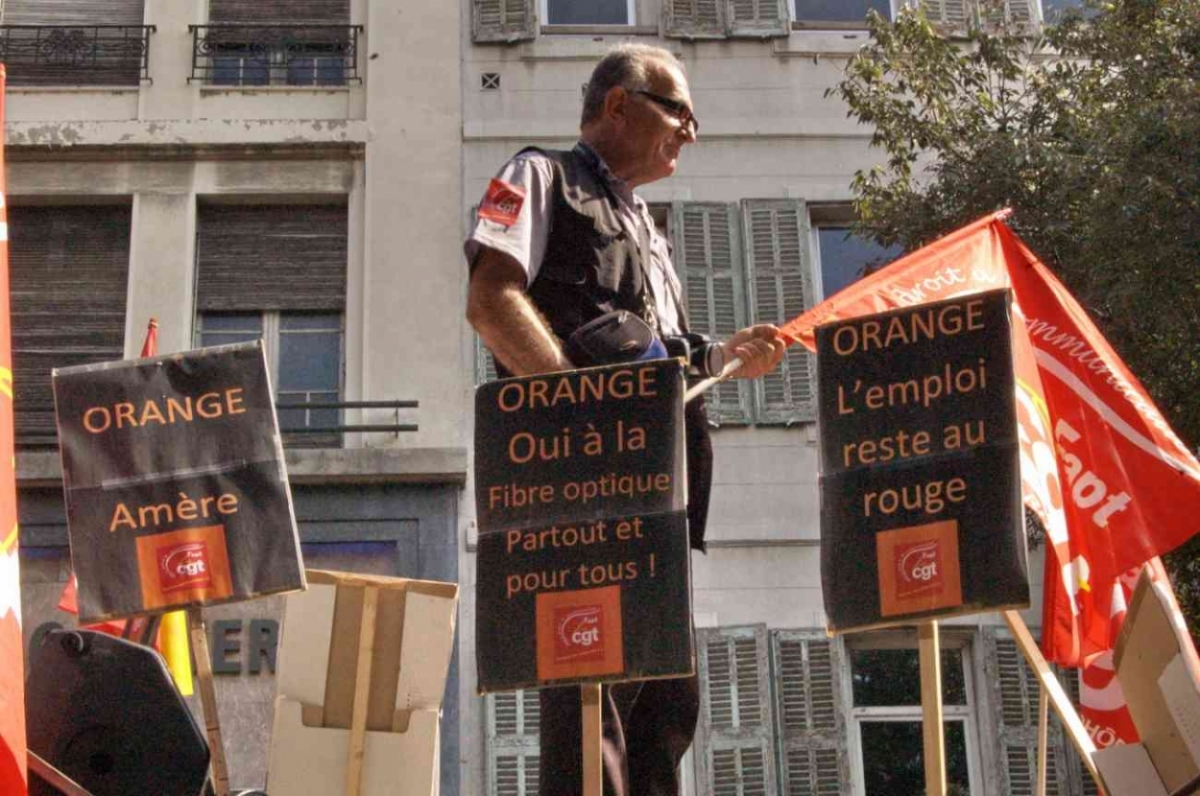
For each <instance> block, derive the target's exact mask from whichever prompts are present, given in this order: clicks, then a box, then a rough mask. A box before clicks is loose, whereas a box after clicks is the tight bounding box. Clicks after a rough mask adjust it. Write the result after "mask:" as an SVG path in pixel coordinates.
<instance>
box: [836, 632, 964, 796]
mask: <svg viewBox="0 0 1200 796" xmlns="http://www.w3.org/2000/svg"><path fill="white" fill-rule="evenodd" d="M847 646H848V647H849V650H848V653H847V655H848V658H849V671H850V677H851V689H850V691H851V698H852V706H851V708H850V711H849V725H850V726H849V735H850V746H851V749H852V752H851V754H852V763H853V765H854V767H855V774H856V776H855V779H856V780H857V781H858V782H859V783H860V786H861V791H860V793H862V794H865V796H894V795H895V794H902V793H922V792H923V791H924V782H925V769H924V754H923V750H922V727H921V723H922V722H921V675H920V658H919V654H918V651H917V649H916V639H915V637H914V636H913V635H912V634H904V633H898V632H878V633H863V634H856V635H855V636H853V637H851V640H850V641H848V642H847ZM970 652H971V650H970V646H969V645H968V644H967V640H966V638H965V637H963V636H956V635H954V634H951V633H947V632H945V631H943V634H942V659H941V664H942V700H943V716H944V724H943V738H944V742H945V749H946V779H947V784H948V786H949V792H950V793H954V794H957V795H958V796H966V795H967V794H976V795H977V796H981V794H983V793H984V791H983V785H982V773H981V763H980V749H979V742H978V728H977V726H976V720H975V704H974V703H975V700H974V698H973V690H974V689H973V683H972V679H971V676H970V672H971V664H970Z"/></svg>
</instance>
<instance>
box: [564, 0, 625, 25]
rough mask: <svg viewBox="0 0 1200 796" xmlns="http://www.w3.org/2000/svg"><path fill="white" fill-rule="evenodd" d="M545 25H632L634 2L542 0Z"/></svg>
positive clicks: (615, 0)
mask: <svg viewBox="0 0 1200 796" xmlns="http://www.w3.org/2000/svg"><path fill="white" fill-rule="evenodd" d="M541 12H542V24H545V25H632V24H634V21H635V20H636V18H637V17H636V11H635V2H634V0H541Z"/></svg>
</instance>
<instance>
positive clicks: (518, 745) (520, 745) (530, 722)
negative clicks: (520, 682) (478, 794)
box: [486, 691, 541, 796]
mask: <svg viewBox="0 0 1200 796" xmlns="http://www.w3.org/2000/svg"><path fill="white" fill-rule="evenodd" d="M486 702H487V705H486V712H487V796H537V792H538V721H539V717H540V715H541V705H540V701H539V698H538V692H537V691H509V692H505V693H501V694H488V695H487V700H486Z"/></svg>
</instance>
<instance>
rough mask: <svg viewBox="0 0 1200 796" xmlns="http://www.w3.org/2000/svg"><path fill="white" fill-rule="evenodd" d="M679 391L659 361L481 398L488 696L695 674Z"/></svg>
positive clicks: (507, 386)
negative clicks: (518, 690)
mask: <svg viewBox="0 0 1200 796" xmlns="http://www.w3.org/2000/svg"><path fill="white" fill-rule="evenodd" d="M683 387H684V382H683V370H682V365H681V364H680V363H679V362H678V361H676V360H660V361H655V362H647V363H634V364H627V365H613V366H609V367H601V368H590V369H587V370H579V371H571V372H566V373H554V374H549V375H546V376H533V377H525V378H517V379H506V380H504V381H498V382H491V383H489V384H485V385H483V386H481V387H480V388H479V390H478V391H477V393H476V400H475V495H476V504H477V511H478V523H479V544H478V557H477V565H478V574H477V576H476V621H475V627H476V656H477V668H478V671H479V688H480V690H481V691H497V690H505V689H512V688H525V687H530V686H537V685H547V684H562V683H570V682H582V681H596V680H634V679H649V678H654V677H670V676H677V675H687V674H691V673H692V671H693V655H692V640H691V588H690V562H689V548H688V534H687V515H686V510H685V509H686V503H685V500H686V497H685V496H686V491H687V485H686V483H685V475H684V474H685V461H684V454H683Z"/></svg>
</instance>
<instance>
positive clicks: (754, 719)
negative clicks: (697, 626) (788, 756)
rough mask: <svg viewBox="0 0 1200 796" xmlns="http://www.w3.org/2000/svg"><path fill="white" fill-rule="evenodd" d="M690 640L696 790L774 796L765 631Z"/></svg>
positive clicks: (709, 794) (714, 631)
mask: <svg viewBox="0 0 1200 796" xmlns="http://www.w3.org/2000/svg"><path fill="white" fill-rule="evenodd" d="M696 636H697V638H696V641H697V646H698V649H699V675H698V676H699V678H700V722H699V729H698V732H697V736H696V759H697V761H698V763H699V766H698V767H699V772H700V773H699V776H698V786H697V787H698V790H699V792H700V793H701V794H704V795H705V796H776V794H778V793H779V788H778V780H777V775H776V766H775V744H774V734H773V728H774V705H773V703H772V700H771V682H770V674H769V664H768V648H767V628H766V626H765V625H754V626H750V627H722V628H705V629H701V630H697V631H696Z"/></svg>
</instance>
